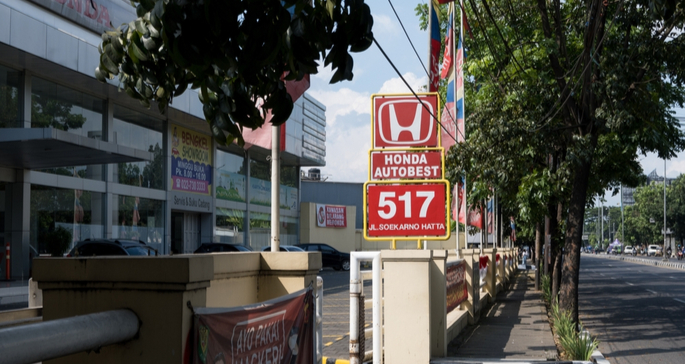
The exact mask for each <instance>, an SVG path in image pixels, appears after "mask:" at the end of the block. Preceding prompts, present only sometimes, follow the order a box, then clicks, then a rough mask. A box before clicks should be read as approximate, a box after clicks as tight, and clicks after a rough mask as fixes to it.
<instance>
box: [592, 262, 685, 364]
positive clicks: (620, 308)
mask: <svg viewBox="0 0 685 364" xmlns="http://www.w3.org/2000/svg"><path fill="white" fill-rule="evenodd" d="M657 259H661V258H657ZM580 265H581V267H580V268H581V269H580V282H579V307H580V320H581V322H582V323H583V325H584V326H585V327H586V328H587V329H588V330H589V331H590V332H591V333H592V334H593V335H597V336H598V338H599V340H600V344H599V350H600V351H601V352H602V354H604V356H605V357H606V358H607V359H608V360H609V361H610V362H611V363H614V364H643V363H679V364H680V363H685V271H683V270H676V269H670V268H661V267H655V266H649V265H643V264H636V263H632V262H625V261H620V260H614V259H609V258H606V257H597V256H594V255H590V254H583V255H582V257H581V264H580Z"/></svg>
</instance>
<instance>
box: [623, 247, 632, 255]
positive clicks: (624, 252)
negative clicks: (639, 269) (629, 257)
mask: <svg viewBox="0 0 685 364" xmlns="http://www.w3.org/2000/svg"><path fill="white" fill-rule="evenodd" d="M623 254H633V246H632V245H626V247H625V249H623Z"/></svg>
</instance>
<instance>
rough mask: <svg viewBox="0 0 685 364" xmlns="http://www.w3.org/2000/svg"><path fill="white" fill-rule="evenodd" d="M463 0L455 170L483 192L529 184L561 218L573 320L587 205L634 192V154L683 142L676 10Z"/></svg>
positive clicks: (684, 63) (564, 289) (564, 288)
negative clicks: (462, 128)
mask: <svg viewBox="0 0 685 364" xmlns="http://www.w3.org/2000/svg"><path fill="white" fill-rule="evenodd" d="M467 4H468V5H469V6H468V8H467V15H468V18H469V20H470V23H471V27H472V29H473V34H474V39H473V40H472V41H470V42H469V41H468V39H467V44H466V46H467V53H468V58H467V59H466V67H467V74H468V78H467V80H466V82H465V83H466V85H465V87H466V99H467V100H468V101H467V103H468V105H470V106H469V107H467V109H466V112H467V117H466V119H467V132H468V135H467V141H466V143H465V144H464V145H463V146H461V145H460V146H459V147H457V148H455V149H454V153H455V155H454V157H453V159H454V160H455V161H458V162H457V163H456V164H455V166H456V168H457V169H459V170H464V171H466V173H467V175H469V176H470V179H471V180H473V179H474V178H477V177H478V178H481V179H482V180H484V181H488V182H484V183H483V185H487V184H494V185H495V186H498V187H503V188H507V187H506V185H507V184H510V185H511V184H513V185H516V186H521V188H523V186H524V184H523V183H522V182H524V181H528V183H527V186H528V187H525V188H527V189H530V188H531V187H535V188H537V189H538V191H539V192H536V194H538V195H537V196H535V197H536V199H538V201H544V200H545V195H548V196H549V197H550V199H549V200H547V203H546V205H547V206H548V208H547V210H548V216H554V211H557V212H558V211H561V212H562V213H563V214H562V215H561V216H559V215H557V216H558V217H560V219H559V221H560V222H564V223H565V225H564V224H560V229H559V231H560V232H561V233H563V236H564V237H563V246H564V259H563V267H562V270H561V286H560V295H559V303H560V307H561V308H562V309H564V310H568V311H570V312H571V314H572V318H573V320H574V321H575V322H578V274H579V265H580V247H581V243H582V240H581V239H582V226H583V222H584V215H585V208H586V206H587V205H589V204H590V202H591V201H592V198H593V197H594V196H597V195H599V194H600V193H602V192H603V190H604V189H606V188H616V187H618V185H619V184H621V183H622V184H624V185H627V186H635V185H637V183H638V179H639V176H640V175H641V168H640V165H639V163H638V159H637V154H638V153H647V152H656V153H658V155H659V156H660V157H671V156H673V155H674V154H675V153H676V152H677V151H680V150H682V149H683V148H684V147H685V137H684V135H683V133H682V132H681V131H680V129H679V123H678V121H677V119H676V118H675V117H674V116H673V115H672V113H671V112H670V111H669V110H670V108H671V107H672V106H673V105H680V106H681V107H682V105H683V102H684V101H685V98H684V95H685V93H684V92H683V91H685V88H684V83H683V82H684V80H685V79H684V78H683V76H685V59H683V58H682V57H679V56H676V55H678V54H680V52H681V49H682V47H683V43H684V41H685V35H683V33H682V28H683V24H684V21H685V15H684V14H683V11H684V10H685V9H682V8H676V6H675V2H674V1H661V0H653V1H651V0H647V1H643V2H639V3H625V2H623V1H617V2H602V1H591V2H580V1H570V2H569V1H566V2H561V1H551V2H547V1H544V0H537V1H533V0H527V1H522V2H518V3H516V6H515V7H514V6H512V3H511V2H510V1H508V0H484V1H481V2H475V1H471V0H469V1H468V3H467ZM469 45H470V48H469ZM468 178H469V177H467V179H468ZM545 186H547V187H545ZM488 188H489V186H488ZM509 188H511V187H509ZM521 188H520V189H519V190H521ZM481 193H486V192H481ZM523 193H524V194H527V193H529V192H526V191H523ZM510 203H512V204H518V205H519V206H520V205H521V203H522V201H515V200H512V201H510ZM555 206H556V207H557V209H554V207H555ZM521 210H523V209H521Z"/></svg>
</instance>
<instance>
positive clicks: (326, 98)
mask: <svg viewBox="0 0 685 364" xmlns="http://www.w3.org/2000/svg"><path fill="white" fill-rule="evenodd" d="M307 92H308V93H309V94H310V95H312V96H313V97H314V98H315V99H317V100H319V102H321V103H323V104H324V105H325V106H326V124H327V125H329V126H334V125H335V123H336V120H337V118H338V117H339V116H345V115H348V114H351V113H353V112H354V113H356V114H357V115H359V114H368V113H370V106H369V105H370V103H371V101H370V99H369V97H370V95H369V94H368V93H365V92H357V91H354V90H351V89H349V88H341V89H340V90H338V91H324V90H309V91H307Z"/></svg>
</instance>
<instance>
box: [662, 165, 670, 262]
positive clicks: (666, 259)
mask: <svg viewBox="0 0 685 364" xmlns="http://www.w3.org/2000/svg"><path fill="white" fill-rule="evenodd" d="M663 253H664V262H667V261H668V258H669V256H668V254H667V253H666V158H664V251H663Z"/></svg>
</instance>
